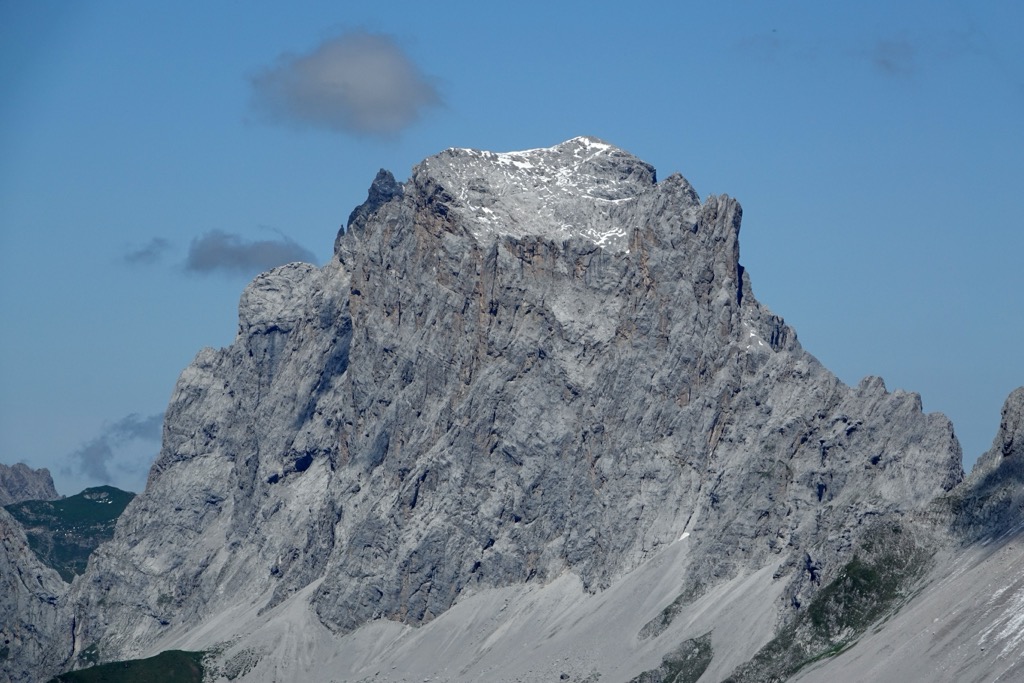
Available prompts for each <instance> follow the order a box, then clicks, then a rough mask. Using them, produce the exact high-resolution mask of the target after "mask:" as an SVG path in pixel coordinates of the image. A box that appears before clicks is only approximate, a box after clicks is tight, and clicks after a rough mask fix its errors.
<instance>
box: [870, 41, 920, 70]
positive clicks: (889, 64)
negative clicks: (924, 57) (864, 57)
mask: <svg viewBox="0 0 1024 683" xmlns="http://www.w3.org/2000/svg"><path fill="white" fill-rule="evenodd" d="M916 56H917V48H916V47H914V45H913V44H912V43H911V42H910V41H909V40H907V39H906V38H885V39H882V40H878V41H876V42H875V44H874V45H873V46H872V48H871V51H870V52H869V53H868V57H869V58H870V60H871V63H872V65H874V67H875V68H876V69H878V70H879V71H881V72H882V73H885V74H888V75H890V76H900V75H906V74H911V73H913V72H914V71H915V70H916V62H915V60H916Z"/></svg>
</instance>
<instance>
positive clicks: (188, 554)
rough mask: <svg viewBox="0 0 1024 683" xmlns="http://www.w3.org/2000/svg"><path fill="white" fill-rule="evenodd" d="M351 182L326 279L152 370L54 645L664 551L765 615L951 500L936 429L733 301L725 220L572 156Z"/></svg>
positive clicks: (337, 621)
mask: <svg viewBox="0 0 1024 683" xmlns="http://www.w3.org/2000/svg"><path fill="white" fill-rule="evenodd" d="M375 187H376V190H377V191H376V192H373V191H371V196H370V198H369V199H368V202H367V204H365V205H364V206H363V207H360V209H357V211H355V212H353V216H354V218H353V221H352V223H351V229H350V230H349V231H348V232H347V233H345V234H343V235H340V236H339V238H338V240H337V243H336V254H335V258H334V259H332V261H331V263H329V264H328V265H326V266H325V267H323V268H321V269H317V268H314V267H312V266H308V265H301V264H293V265H289V266H284V267H282V268H278V269H276V270H274V271H271V272H270V273H266V274H264V275H261V276H260V277H258V278H256V280H255V281H254V282H253V283H252V284H251V285H250V286H249V287H248V288H247V289H246V290H245V292H244V294H243V295H242V298H241V303H240V306H239V330H238V336H237V338H236V340H235V342H234V343H233V344H232V345H231V346H230V347H227V348H225V349H220V350H212V349H205V350H203V351H201V352H200V353H199V355H198V356H197V357H196V359H195V360H194V361H193V363H192V364H191V365H190V366H189V367H188V368H186V370H185V371H184V372H183V373H182V375H181V378H180V379H179V381H178V384H177V387H176V389H175V391H174V395H173V397H172V399H171V403H170V406H169V407H168V410H167V414H166V421H165V425H164V437H163V447H162V450H161V453H160V456H159V458H158V460H157V462H156V463H155V464H154V466H153V469H152V471H151V473H150V476H149V481H148V483H147V487H146V491H145V492H144V493H143V494H141V495H140V496H138V497H137V498H136V499H135V501H134V502H133V503H132V504H131V505H130V506H129V508H128V510H127V511H126V513H125V515H124V516H123V517H122V519H121V520H120V522H119V524H118V528H117V532H116V535H115V538H114V540H113V541H112V542H111V543H109V544H106V545H104V546H102V547H101V548H100V549H99V551H97V553H96V555H95V556H94V557H93V559H92V561H91V564H90V568H89V570H88V572H87V573H86V575H85V576H83V577H81V578H80V579H78V580H76V583H75V584H74V587H73V594H72V596H71V597H70V598H69V599H68V609H69V610H71V611H72V612H73V614H74V620H75V621H74V623H75V629H74V634H73V637H71V642H69V643H67V649H68V651H69V652H76V653H77V652H81V651H82V650H83V649H85V648H88V647H90V646H92V645H97V646H98V648H99V651H100V653H101V657H102V658H103V659H110V658H115V657H126V656H133V655H137V654H140V653H143V652H145V651H146V650H147V648H148V647H149V646H150V645H151V644H152V643H154V642H156V641H158V640H159V639H160V638H161V637H164V636H165V635H166V634H168V633H172V632H182V631H184V630H188V629H189V628H193V627H194V625H197V624H199V623H201V622H202V620H203V619H204V618H206V617H208V616H210V615H213V614H217V613H219V612H222V611H224V610H227V609H231V608H235V607H237V606H238V605H241V604H244V605H251V606H253V607H258V608H261V609H265V608H269V607H271V606H273V605H275V604H278V603H279V602H281V601H282V600H284V599H285V598H287V597H288V596H290V595H292V594H294V593H295V592H296V591H298V590H300V589H302V588H304V587H307V586H310V585H311V584H313V583H314V582H319V583H318V584H317V585H316V587H315V591H314V592H313V594H312V595H313V597H312V602H313V606H314V608H315V611H316V614H317V615H318V617H319V619H320V620H321V621H322V622H323V623H324V624H326V625H327V626H329V627H330V628H331V629H333V630H335V631H337V632H348V631H350V630H352V629H354V628H356V627H358V626H359V625H360V624H363V623H365V622H367V621H368V620H371V619H373V618H376V617H385V618H387V619H391V620H396V621H401V622H405V623H409V624H414V625H415V624H420V623H424V622H428V621H430V620H432V619H434V618H435V617H437V616H439V615H440V614H442V613H443V612H445V611H446V610H447V609H448V608H449V607H451V606H452V604H453V603H454V602H455V601H456V600H457V599H459V598H460V597H463V596H467V595H469V594H471V593H474V592H476V591H479V590H481V589H483V588H487V587H493V586H503V585H513V584H518V583H523V582H546V581H549V580H551V579H554V578H555V577H557V576H558V575H560V574H561V573H563V572H571V573H574V574H576V575H577V576H579V577H580V578H581V579H582V581H583V584H584V586H585V587H586V588H587V590H590V591H601V590H602V589H603V588H604V587H606V586H608V585H609V584H610V583H611V582H612V581H614V580H615V579H616V578H618V577H621V576H623V575H625V574H627V573H629V572H631V571H632V570H634V569H636V568H637V567H639V566H640V565H641V564H643V563H644V562H645V561H646V560H647V559H649V558H651V557H653V556H654V555H656V554H657V553H658V552H659V551H660V550H661V549H663V548H664V547H666V546H667V545H668V544H670V543H672V542H674V541H676V540H677V539H678V538H679V537H680V536H681V535H682V534H684V533H686V534H689V539H690V541H691V542H692V550H691V551H690V552H689V554H688V556H687V558H688V559H687V560H686V569H685V572H686V581H687V583H688V584H689V585H691V586H692V587H693V589H694V591H695V592H700V591H701V590H706V589H707V588H708V587H710V586H714V585H715V584H717V583H720V582H722V581H725V580H728V579H730V578H733V577H735V576H737V575H739V574H740V573H742V572H746V571H750V570H754V569H759V568H761V567H765V566H768V565H773V566H777V567H778V570H777V571H776V577H777V578H776V580H778V581H784V582H786V585H787V588H786V590H785V594H784V598H783V599H782V600H781V601H780V603H779V610H780V611H784V610H787V609H795V608H796V606H798V605H799V604H801V602H802V601H803V600H805V599H806V598H807V596H809V595H810V594H813V592H814V591H815V590H816V589H817V587H818V586H819V585H821V584H822V582H823V581H824V580H825V579H827V578H828V577H830V576H832V575H833V574H834V573H835V572H836V571H837V570H838V568H839V567H840V566H841V565H842V564H843V563H844V562H845V561H847V560H848V559H849V556H850V553H851V552H852V548H853V546H854V543H855V542H856V540H857V539H858V537H859V534H861V533H862V531H863V529H864V528H865V527H866V526H867V523H868V522H870V521H871V520H876V519H880V518H885V517H886V516H890V517H900V516H903V515H905V514H906V513H910V512H913V511H915V510H917V509H919V508H921V507H923V506H924V505H925V504H926V503H927V502H928V501H930V500H931V499H932V498H934V497H935V496H937V495H939V494H942V493H943V492H944V491H947V490H949V489H950V488H952V487H953V486H955V485H956V484H957V483H958V482H959V481H960V479H961V478H962V476H963V473H962V470H961V466H960V448H959V445H958V443H957V441H956V438H955V437H954V435H953V431H952V428H951V425H950V423H949V422H948V420H947V419H946V418H945V417H943V416H941V415H938V414H927V415H926V414H924V413H922V411H921V403H920V400H919V397H918V396H916V395H915V394H909V393H904V392H900V391H897V392H893V393H889V392H888V391H887V390H886V388H885V386H884V385H883V383H882V381H881V380H879V379H872V378H869V379H866V380H864V381H863V382H862V383H861V384H860V385H859V386H857V387H852V388H851V387H848V386H846V385H844V384H843V383H841V382H840V381H839V380H837V379H836V378H835V377H834V376H833V375H832V374H831V373H830V372H828V370H826V369H825V368H823V367H822V366H821V365H820V364H819V363H818V362H817V361H816V360H815V359H814V358H813V357H812V356H811V355H809V354H808V353H806V352H805V351H804V350H803V349H802V348H801V347H800V345H799V344H798V342H797V339H796V334H795V333H794V332H793V330H792V329H791V328H789V327H787V326H786V325H785V323H784V322H783V320H782V319H781V318H779V317H778V316H776V315H774V314H772V313H771V312H770V311H769V310H768V309H767V308H765V307H764V306H762V305H761V304H760V303H758V301H757V300H756V299H755V297H754V295H753V291H752V289H751V284H750V279H749V277H748V275H747V273H746V272H745V271H744V269H743V267H742V266H741V265H740V263H739V242H738V235H739V227H740V218H741V213H742V212H741V209H740V205H739V204H738V203H737V202H736V201H735V200H734V199H731V198H729V197H727V196H713V197H708V198H706V199H705V200H704V201H703V202H701V201H700V200H699V199H698V196H697V194H696V192H695V191H694V189H693V188H692V187H691V186H690V184H689V183H688V182H687V181H686V180H684V179H683V178H682V177H681V176H679V175H672V176H670V177H668V178H667V179H665V180H663V181H661V182H658V181H656V177H655V173H654V169H652V168H651V167H650V166H649V165H647V164H645V163H644V162H642V161H640V160H638V159H636V158H635V157H633V156H631V155H629V154H628V153H626V152H624V151H622V150H620V149H617V148H615V147H613V146H611V145H607V144H605V143H602V142H600V141H597V140H594V139H591V138H576V139H574V140H570V141H568V142H566V143H563V144H561V145H558V146H556V147H553V148H548V149H540V150H530V151H526V152H519V153H508V154H492V153H488V152H479V151H473V150H458V149H453V150H447V151H446V152H442V153H441V154H439V155H437V156H435V157H431V158H429V159H427V160H426V161H424V162H423V163H421V164H420V165H418V166H417V167H416V168H415V169H414V170H413V173H412V176H411V178H410V180H409V181H407V182H406V183H404V184H401V185H397V184H395V183H394V182H393V179H390V176H378V180H377V181H376V182H375Z"/></svg>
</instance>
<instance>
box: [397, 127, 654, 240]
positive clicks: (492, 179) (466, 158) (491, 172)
mask: <svg viewBox="0 0 1024 683" xmlns="http://www.w3.org/2000/svg"><path fill="white" fill-rule="evenodd" d="M413 182H414V183H415V184H417V185H420V186H428V185H436V186H439V187H440V188H442V189H443V190H444V191H445V194H446V195H447V197H448V199H450V205H451V207H452V208H453V209H454V210H455V213H456V215H458V216H460V217H461V218H462V219H463V220H464V222H465V225H466V227H467V228H468V229H469V231H470V232H472V233H473V234H474V235H475V236H477V237H478V238H482V237H486V236H492V235H512V236H515V237H521V236H523V235H540V236H543V237H547V238H549V239H556V240H557V239H563V240H564V239H569V238H571V237H582V238H584V239H586V240H589V241H591V242H593V243H595V244H597V245H598V246H601V247H605V248H607V249H611V250H613V251H625V250H626V249H627V248H628V239H627V238H628V234H629V232H628V228H629V226H630V223H631V220H632V218H633V217H634V215H635V213H636V211H635V204H636V202H637V200H638V198H639V197H641V196H643V195H644V194H645V193H647V192H648V191H650V190H651V189H652V188H653V187H654V186H655V185H656V183H657V176H656V172H655V170H654V167H653V166H651V165H650V164H648V163H646V162H644V161H641V160H640V159H638V158H637V157H635V156H633V155H632V154H630V153H628V152H626V151H624V150H622V149H620V148H618V147H615V146H614V145H610V144H608V143H606V142H604V141H602V140H599V139H598V138H595V137H575V138H572V139H571V140H567V141H565V142H562V143H560V144H557V145H555V146H553V147H541V148H536V149H527V150H522V151H515V152H488V151H482V150H476V149H463V148H450V149H447V150H445V151H443V152H441V153H440V154H437V155H435V156H432V157H429V158H428V159H426V160H424V161H423V162H422V163H421V164H419V165H418V166H417V167H416V168H415V169H414V171H413Z"/></svg>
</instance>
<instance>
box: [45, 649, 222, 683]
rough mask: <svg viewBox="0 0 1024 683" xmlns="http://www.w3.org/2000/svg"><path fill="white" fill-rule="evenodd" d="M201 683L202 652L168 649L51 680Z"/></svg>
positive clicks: (59, 682)
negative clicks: (154, 654)
mask: <svg viewBox="0 0 1024 683" xmlns="http://www.w3.org/2000/svg"><path fill="white" fill-rule="evenodd" d="M139 681H146V683H202V681H203V653H202V652H184V651H182V650H168V651H167V652H161V653H160V654H158V655H157V656H155V657H150V658H149V659H133V660H130V661H126V662H111V663H110V664H101V665H100V666H94V667H90V668H88V669H81V670H80V671H71V672H69V673H66V674H61V675H60V676H57V677H56V678H52V679H50V681H49V683H139Z"/></svg>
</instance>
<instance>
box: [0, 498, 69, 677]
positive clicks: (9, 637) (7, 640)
mask: <svg viewBox="0 0 1024 683" xmlns="http://www.w3.org/2000/svg"><path fill="white" fill-rule="evenodd" d="M66 591H67V584H65V583H64V582H63V581H62V580H61V578H60V575H59V574H57V572H55V571H54V570H52V569H50V568H49V567H47V566H45V565H44V564H43V563H42V562H40V561H39V559H38V558H37V557H36V555H35V553H33V552H32V550H31V549H30V548H29V546H28V540H27V539H26V538H25V532H24V530H22V528H21V525H19V524H18V522H17V521H15V519H14V518H13V517H11V515H10V514H9V513H8V512H7V510H4V509H3V508H0V673H2V674H3V676H4V677H3V680H5V681H10V682H11V683H34V682H35V681H38V680H40V671H41V670H42V671H49V670H52V669H53V668H54V667H56V666H60V665H61V664H62V663H64V662H65V661H66V660H67V658H68V656H69V655H70V652H69V651H67V650H64V651H60V650H57V649H55V648H56V647H59V646H58V643H64V644H69V641H68V640H67V639H66V636H65V634H67V633H69V632H70V631H71V628H72V627H71V625H70V623H68V619H67V618H66V616H65V612H63V611H62V610H60V609H59V604H60V601H61V599H62V598H63V596H64V594H65V593H66Z"/></svg>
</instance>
